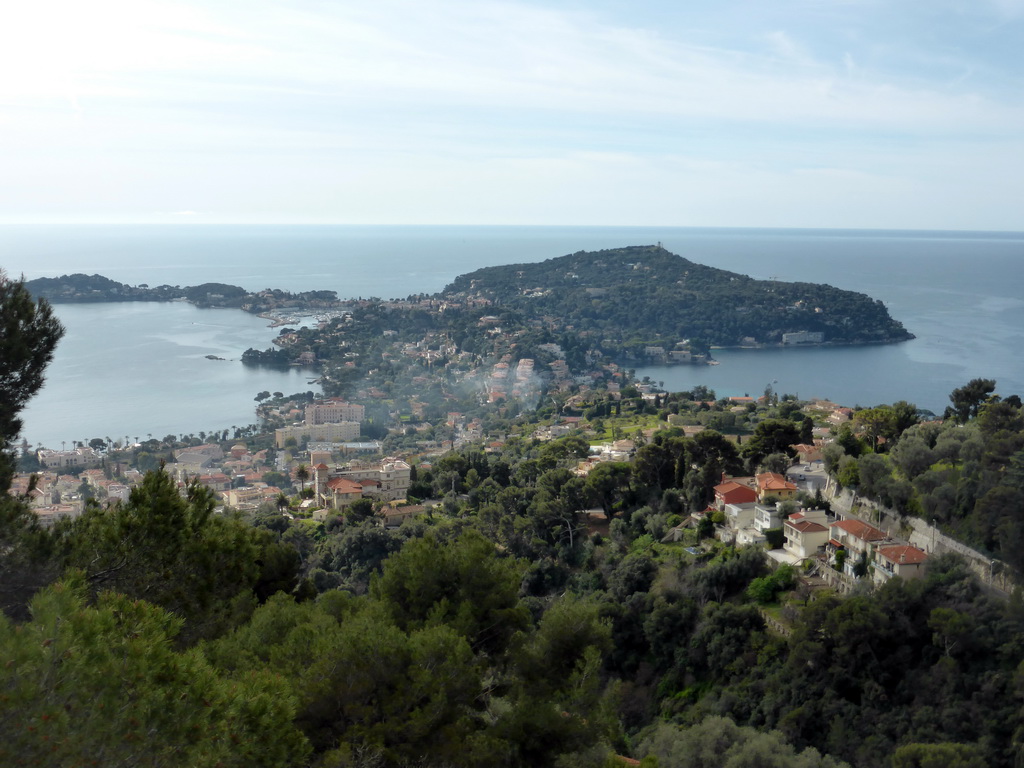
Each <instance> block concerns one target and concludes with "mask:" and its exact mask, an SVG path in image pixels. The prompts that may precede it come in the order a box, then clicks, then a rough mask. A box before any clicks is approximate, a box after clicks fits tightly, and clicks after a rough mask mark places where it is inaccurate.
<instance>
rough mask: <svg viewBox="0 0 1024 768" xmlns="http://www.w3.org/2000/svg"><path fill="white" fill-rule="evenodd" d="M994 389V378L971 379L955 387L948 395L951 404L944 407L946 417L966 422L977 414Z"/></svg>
mask: <svg viewBox="0 0 1024 768" xmlns="http://www.w3.org/2000/svg"><path fill="white" fill-rule="evenodd" d="M995 389H996V382H995V379H971V380H970V381H969V382H967V384H965V385H964V386H962V387H957V388H956V389H954V390H953V391H952V392H951V393H950V395H949V399H950V402H952V403H953V405H952V406H951V407H949V408H947V409H946V414H945V415H946V418H952V419H953V420H954V421H956V422H957V423H959V424H966V423H967V421H968V420H969V419H973V418H974V417H975V416H977V415H978V409H979V408H981V405H982V403H984V402H985V401H986V400H987V399H988V396H989V395H990V394H992V392H994V391H995Z"/></svg>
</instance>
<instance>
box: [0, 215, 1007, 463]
mask: <svg viewBox="0 0 1024 768" xmlns="http://www.w3.org/2000/svg"><path fill="white" fill-rule="evenodd" d="M659 241H660V242H661V243H662V244H663V245H664V246H665V247H666V248H668V249H669V250H671V251H673V252H675V253H678V254H680V255H682V256H685V257H687V258H689V259H692V260H693V261H696V262H700V263H704V264H708V265H711V266H715V267H720V268H722V269H728V270H732V271H736V272H741V273H744V274H749V275H752V276H754V277H758V278H768V277H775V278H777V279H779V280H786V281H792V280H804V281H810V282H825V283H831V284H832V285H836V286H839V287H841V288H846V289H850V290H857V291H861V292H864V293H867V294H870V295H871V296H873V297H875V298H878V299H881V300H882V301H884V302H885V303H886V305H887V306H888V307H889V310H890V312H891V313H892V314H893V316H894V317H896V318H897V319H899V320H901V321H902V322H903V323H904V325H905V326H906V327H907V328H908V329H909V330H910V331H912V332H913V333H914V334H916V335H917V339H915V340H914V341H910V342H905V343H902V344H898V345H889V346H881V347H856V348H817V349H797V350H794V349H787V350H781V349H780V350H759V351H730V350H723V351H720V352H718V353H716V357H717V358H718V359H719V360H721V362H722V364H721V365H719V366H712V367H690V366H679V367H674V368H667V369H666V368H652V369H642V370H639V371H638V373H639V374H640V375H650V376H651V378H653V379H654V380H656V381H664V382H665V383H666V385H667V386H669V387H670V388H672V389H685V388H689V387H692V386H693V385H694V384H706V385H708V386H710V387H712V388H713V389H715V390H716V391H717V392H718V393H719V394H720V395H733V394H744V393H750V394H759V393H760V392H762V391H763V390H764V387H765V385H766V384H769V383H771V384H772V386H773V387H774V388H775V389H776V390H778V391H781V392H793V393H796V394H799V395H800V396H801V397H828V398H831V399H834V400H837V401H840V402H843V403H847V404H850V405H854V404H861V405H875V404H877V403H883V402H893V401H895V400H899V399H906V400H910V401H912V402H915V403H917V404H918V405H919V406H921V407H925V408H929V409H931V410H935V411H941V410H942V409H943V408H944V407H945V405H946V404H947V397H948V394H949V392H950V391H951V390H952V389H953V388H954V387H957V386H960V385H962V384H963V383H965V382H966V381H968V380H969V379H971V378H974V377H978V376H984V377H988V378H994V379H996V380H997V382H998V384H999V391H1000V392H1001V393H1003V394H1010V393H1012V392H1017V393H1024V360H1022V358H1021V355H1020V354H1019V350H1021V349H1022V348H1024V234H1021V233H941V232H870V231H816V230H754V229H751V230H726V229H689V228H687V229H683V228H672V227H663V228H658V227H278V226H266V227H227V226H192V227H189V226H180V227H159V226H149V227H142V226H136V227H108V226H92V227H86V226H74V227H72V226H67V227H12V226H8V227H0V266H2V267H3V268H5V269H6V270H7V271H8V272H9V273H10V274H12V275H18V274H22V273H23V274H24V275H25V276H26V277H27V278H33V277H40V276H55V275H61V274H66V273H69V272H86V273H90V274H91V273H99V274H103V275H106V276H108V277H110V278H113V279H114V280H119V281H121V282H125V283H130V284H139V283H147V284H150V285H157V284H162V283H167V284H170V285H194V284H197V283H201V282H209V281H218V282H228V283H233V284H236V285H241V286H243V287H245V288H248V289H250V290H256V289H260V288H266V287H276V288H284V289H290V290H306V289H311V288H326V289H331V290H336V291H338V293H339V295H340V296H343V297H355V296H380V297H385V298H392V297H399V296H406V295H409V294H411V293H418V292H433V291H437V290H439V289H441V288H442V287H444V285H445V284H446V283H448V282H449V281H450V280H451V279H453V278H454V277H455V276H456V275H458V274H461V273H463V272H467V271H470V270H472V269H476V268H478V267H482V266H489V265H496V264H506V263H511V262H530V261H541V260H543V259H547V258H553V257H556V256H561V255H564V254H566V253H572V252H574V251H579V250H594V249H601V248H614V247H619V246H624V245H637V244H651V243H656V242H659ZM58 314H59V315H60V317H61V319H62V320H63V321H64V322H65V324H66V325H67V327H68V329H69V333H68V336H67V337H66V338H65V340H64V341H63V342H62V344H61V347H60V349H59V350H58V353H57V360H56V361H55V362H54V364H53V366H52V368H51V371H50V376H49V382H48V384H47V386H46V388H45V389H44V391H43V392H42V393H41V394H40V395H39V396H38V397H37V398H36V399H35V400H34V401H33V402H32V404H31V406H30V408H29V410H28V412H27V414H26V430H25V431H26V436H27V437H28V439H29V440H30V441H32V442H33V443H35V442H43V443H46V444H49V445H59V443H60V441H61V440H66V441H71V440H80V439H83V438H86V439H87V438H91V437H97V436H102V437H105V436H107V435H110V436H111V437H115V435H120V436H122V437H123V436H124V435H130V436H132V437H135V436H142V437H144V436H146V435H148V434H153V435H154V436H161V437H162V436H164V435H165V434H169V433H172V432H173V433H179V434H180V433H182V432H198V431H199V430H204V431H210V430H213V429H218V428H219V429H222V428H225V427H230V426H231V425H233V424H248V423H250V422H251V421H252V420H253V417H254V416H253V396H254V395H255V394H256V392H258V391H260V390H269V391H275V390H277V391H282V392H286V393H291V392H295V391H305V390H307V389H311V388H314V387H311V386H309V385H307V384H306V380H307V378H312V377H311V376H307V375H306V374H304V373H302V372H295V371H293V372H289V373H286V374H282V373H277V372H271V371H252V370H246V369H245V368H243V367H242V366H241V364H240V363H238V362H237V358H238V357H239V355H240V354H241V352H242V351H244V350H245V348H246V347H249V346H256V347H265V346H267V345H268V344H269V342H270V339H271V338H272V337H273V332H272V331H271V330H270V329H268V328H266V327H264V323H263V322H262V321H261V320H259V319H258V318H253V317H250V316H248V315H245V314H244V313H242V312H231V311H222V310H197V309H194V308H192V307H188V306H184V305H179V304H172V305H168V304H162V305H156V304H130V305H125V304H105V305H92V306H81V305H79V306H69V305H63V306H60V307H58ZM207 354H214V355H218V356H220V357H225V358H231V359H232V361H231V362H220V361H210V360H206V359H205V358H204V355H207Z"/></svg>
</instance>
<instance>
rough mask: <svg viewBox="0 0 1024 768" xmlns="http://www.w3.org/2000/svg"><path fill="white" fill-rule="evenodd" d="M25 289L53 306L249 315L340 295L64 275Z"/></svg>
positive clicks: (327, 300) (311, 304) (331, 299)
mask: <svg viewBox="0 0 1024 768" xmlns="http://www.w3.org/2000/svg"><path fill="white" fill-rule="evenodd" d="M25 288H26V289H28V291H29V293H31V294H32V296H33V297H34V298H37V299H40V298H42V299H46V300H47V301H49V302H50V303H51V304H89V303H100V302H112V301H188V302H191V303H192V304H195V305H196V306H199V307H237V308H241V309H244V310H246V311H247V312H253V313H258V312H263V311H266V310H269V309H274V308H277V307H320V306H333V305H334V304H335V303H337V300H338V296H337V293H336V292H335V291H324V290H315V291H305V292H302V293H289V292H288V291H281V290H278V289H269V288H268V289H266V290H263V291H259V292H258V293H250V292H249V291H247V290H245V289H244V288H240V287H239V286H237V285H228V284H227V283H202V284H201V285H193V286H184V287H182V286H178V285H158V286H154V287H150V286H148V285H145V284H143V285H126V284H125V283H119V282H117V281H116V280H111V279H110V278H109V277H104V276H103V275H84V274H81V273H76V274H73V275H61V276H60V277H38V278H36V279H35V280H28V281H26V282H25Z"/></svg>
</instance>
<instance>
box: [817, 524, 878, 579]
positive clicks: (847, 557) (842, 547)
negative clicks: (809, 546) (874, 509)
mask: <svg viewBox="0 0 1024 768" xmlns="http://www.w3.org/2000/svg"><path fill="white" fill-rule="evenodd" d="M888 543H892V542H891V540H890V539H889V534H887V533H886V532H885V531H882V530H879V529H878V528H875V527H874V526H873V525H870V524H868V523H865V522H864V521H863V520H858V519H857V518H855V517H850V518H847V519H846V520H840V521H838V522H835V523H832V525H831V526H830V537H829V540H828V546H827V550H828V554H829V559H830V561H831V562H832V564H833V565H834V566H835V568H836V570H837V571H840V572H842V573H844V574H846V575H847V576H854V577H856V576H858V575H861V574H858V573H857V570H858V569H859V568H860V567H863V566H859V564H864V566H866V565H867V564H868V563H870V562H871V561H872V559H873V554H874V551H875V549H876V548H877V547H878V546H880V545H882V544H888ZM840 552H842V554H840Z"/></svg>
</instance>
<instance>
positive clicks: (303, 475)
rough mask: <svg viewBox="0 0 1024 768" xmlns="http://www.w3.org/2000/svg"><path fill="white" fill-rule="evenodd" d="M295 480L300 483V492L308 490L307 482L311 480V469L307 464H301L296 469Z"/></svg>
mask: <svg viewBox="0 0 1024 768" xmlns="http://www.w3.org/2000/svg"><path fill="white" fill-rule="evenodd" d="M295 479H296V480H298V481H299V483H300V487H299V491H300V492H302V491H304V490H306V481H307V480H309V467H307V466H306V465H305V464H299V466H297V467H296V468H295Z"/></svg>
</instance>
